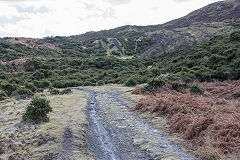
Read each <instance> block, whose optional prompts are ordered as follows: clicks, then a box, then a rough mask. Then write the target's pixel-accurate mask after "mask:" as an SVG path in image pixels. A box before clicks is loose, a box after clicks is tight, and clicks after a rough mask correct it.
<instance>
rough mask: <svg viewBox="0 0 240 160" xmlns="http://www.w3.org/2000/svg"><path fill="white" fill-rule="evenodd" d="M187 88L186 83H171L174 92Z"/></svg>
mask: <svg viewBox="0 0 240 160" xmlns="http://www.w3.org/2000/svg"><path fill="white" fill-rule="evenodd" d="M187 87H188V85H187V84H186V83H179V82H174V83H172V88H173V89H174V90H180V89H184V88H187Z"/></svg>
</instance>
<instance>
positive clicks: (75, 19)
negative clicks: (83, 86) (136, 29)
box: [0, 0, 218, 38]
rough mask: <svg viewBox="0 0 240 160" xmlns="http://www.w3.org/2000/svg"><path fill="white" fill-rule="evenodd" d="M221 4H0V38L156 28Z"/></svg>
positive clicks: (35, 0) (41, 0)
mask: <svg viewBox="0 0 240 160" xmlns="http://www.w3.org/2000/svg"><path fill="white" fill-rule="evenodd" d="M217 1H218V0H0V37H32V38H42V37H47V36H69V35H78V34H82V33H85V32H88V31H99V30H104V29H111V28H116V27H119V26H123V25H144V26H145V25H154V24H162V23H165V22H168V21H170V20H173V19H176V18H180V17H182V16H185V15H187V14H188V13H190V12H191V11H194V10H196V9H199V8H201V7H204V6H205V5H207V4H210V3H213V2H217Z"/></svg>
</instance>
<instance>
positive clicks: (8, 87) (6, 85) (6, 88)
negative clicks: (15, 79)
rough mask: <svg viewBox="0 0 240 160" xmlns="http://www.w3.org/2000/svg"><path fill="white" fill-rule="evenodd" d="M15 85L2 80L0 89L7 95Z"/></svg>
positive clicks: (13, 89) (12, 90) (14, 88)
mask: <svg viewBox="0 0 240 160" xmlns="http://www.w3.org/2000/svg"><path fill="white" fill-rule="evenodd" d="M17 87H18V86H17V85H15V84H11V83H8V82H7V81H4V82H2V83H1V89H2V90H3V91H4V92H5V93H6V94H7V95H8V96H10V95H11V94H12V93H13V92H14V91H15V90H16V89H17Z"/></svg>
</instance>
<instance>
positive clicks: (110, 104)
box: [80, 87, 193, 160]
mask: <svg viewBox="0 0 240 160" xmlns="http://www.w3.org/2000/svg"><path fill="white" fill-rule="evenodd" d="M128 90H129V89H128V88H124V87H118V88H116V87H106V88H101V87H96V88H91V89H82V90H81V89H80V91H83V92H85V93H88V94H90V95H91V99H90V100H89V104H88V110H87V116H88V120H89V126H88V131H87V138H88V143H89V147H90V150H91V151H92V152H93V154H94V157H95V159H97V160H98V159H100V160H142V159H144V160H145V159H165V160H167V159H171V160H173V159H182V160H190V159H193V158H192V157H191V156H190V155H189V154H188V153H186V152H184V151H183V150H182V149H181V148H180V147H178V146H177V145H175V144H172V143H171V142H170V141H169V140H168V136H167V135H165V134H163V133H161V132H160V131H159V130H157V129H155V128H154V127H153V126H152V125H150V124H149V123H148V122H147V121H145V120H144V119H142V118H140V117H138V116H137V115H136V114H135V113H133V112H130V111H129V109H128V107H127V106H126V105H125V104H124V103H123V102H122V101H121V100H120V99H119V96H121V95H122V94H125V93H127V92H128Z"/></svg>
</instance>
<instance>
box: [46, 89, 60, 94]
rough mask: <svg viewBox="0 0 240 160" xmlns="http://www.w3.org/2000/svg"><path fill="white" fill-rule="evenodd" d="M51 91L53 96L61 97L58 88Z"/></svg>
mask: <svg viewBox="0 0 240 160" xmlns="http://www.w3.org/2000/svg"><path fill="white" fill-rule="evenodd" d="M49 91H50V93H51V94H53V95H59V94H60V91H59V90H58V89H56V88H51V89H50V90H49Z"/></svg>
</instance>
